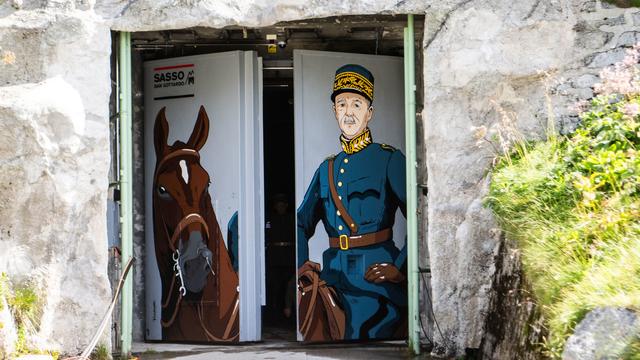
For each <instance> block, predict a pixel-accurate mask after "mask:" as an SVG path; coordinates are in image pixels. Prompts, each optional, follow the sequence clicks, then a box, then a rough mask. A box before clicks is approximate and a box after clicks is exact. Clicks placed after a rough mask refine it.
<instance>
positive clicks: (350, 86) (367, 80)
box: [331, 64, 373, 103]
mask: <svg viewBox="0 0 640 360" xmlns="http://www.w3.org/2000/svg"><path fill="white" fill-rule="evenodd" d="M344 92H352V93H356V94H360V95H362V96H364V97H365V98H367V99H369V102H370V103H373V74H371V72H370V71H369V70H367V69H366V68H365V67H364V66H362V65H356V64H347V65H343V66H341V67H340V68H338V70H336V77H335V79H334V81H333V92H332V93H331V101H335V98H336V95H338V94H342V93H344Z"/></svg>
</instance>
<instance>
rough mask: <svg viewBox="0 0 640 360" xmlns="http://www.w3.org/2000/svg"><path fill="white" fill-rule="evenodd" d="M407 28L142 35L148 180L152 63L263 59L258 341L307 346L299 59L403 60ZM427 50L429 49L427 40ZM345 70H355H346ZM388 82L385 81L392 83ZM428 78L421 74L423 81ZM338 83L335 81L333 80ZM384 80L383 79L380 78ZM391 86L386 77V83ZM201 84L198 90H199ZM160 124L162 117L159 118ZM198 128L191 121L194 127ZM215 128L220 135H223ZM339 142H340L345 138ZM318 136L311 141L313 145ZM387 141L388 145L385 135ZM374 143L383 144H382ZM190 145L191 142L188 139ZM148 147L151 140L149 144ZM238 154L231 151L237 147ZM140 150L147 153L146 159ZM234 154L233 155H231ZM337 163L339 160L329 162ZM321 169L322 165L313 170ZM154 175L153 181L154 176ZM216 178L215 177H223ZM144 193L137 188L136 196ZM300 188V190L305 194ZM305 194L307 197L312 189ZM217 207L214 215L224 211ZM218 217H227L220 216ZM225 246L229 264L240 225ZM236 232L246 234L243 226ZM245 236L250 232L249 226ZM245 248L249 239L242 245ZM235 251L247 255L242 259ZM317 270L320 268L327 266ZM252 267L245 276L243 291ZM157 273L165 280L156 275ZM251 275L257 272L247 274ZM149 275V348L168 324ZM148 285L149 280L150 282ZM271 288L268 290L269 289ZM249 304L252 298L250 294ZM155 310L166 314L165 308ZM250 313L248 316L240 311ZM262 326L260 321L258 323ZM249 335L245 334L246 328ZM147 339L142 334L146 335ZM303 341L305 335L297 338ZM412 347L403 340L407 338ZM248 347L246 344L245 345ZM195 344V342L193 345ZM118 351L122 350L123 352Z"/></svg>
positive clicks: (145, 248) (139, 58)
mask: <svg viewBox="0 0 640 360" xmlns="http://www.w3.org/2000/svg"><path fill="white" fill-rule="evenodd" d="M422 23H423V20H422V19H421V18H419V17H418V18H417V19H416V21H415V24H416V28H415V33H416V34H422V33H423V31H422ZM405 26H406V17H405V16H344V17H331V18H324V19H310V20H304V21H294V22H285V23H278V24H275V25H274V26H270V27H263V28H246V27H237V26H236V27H228V28H224V29H211V28H191V29H181V30H171V31H151V32H138V33H133V34H132V46H133V48H132V50H133V51H132V53H133V72H134V74H133V75H134V77H133V85H134V94H135V96H134V125H133V126H134V157H136V159H135V160H136V161H135V163H134V166H135V169H134V173H135V174H143V173H144V169H145V167H148V166H152V167H153V165H150V164H145V157H146V156H145V151H148V149H147V148H145V146H144V143H145V139H144V138H145V136H150V135H145V134H149V133H150V131H151V130H150V129H149V127H150V126H149V123H147V124H146V125H145V121H144V119H145V116H147V115H148V114H147V115H145V111H149V107H148V106H145V102H144V98H145V96H146V95H147V93H148V92H149V91H150V89H149V88H148V86H147V87H146V86H145V78H144V76H145V75H144V71H143V68H144V67H143V64H144V63H145V62H149V61H157V60H164V59H174V58H183V57H189V56H194V55H204V54H222V53H228V52H233V51H241V52H252V53H253V54H255V57H256V58H257V59H258V62H257V63H258V64H259V65H258V66H257V68H256V71H258V72H260V76H259V77H260V78H261V79H260V84H256V85H257V86H256V91H257V92H256V94H258V93H259V97H260V98H261V99H262V100H261V102H259V103H258V104H257V105H256V107H255V108H256V109H257V110H258V111H260V112H261V113H260V114H259V115H260V117H261V121H262V129H261V131H262V134H261V135H262V138H261V141H262V144H261V145H262V146H261V147H260V149H258V150H259V151H260V152H262V154H261V157H262V164H261V166H262V168H261V170H262V176H263V181H264V183H263V189H262V192H261V194H260V196H259V197H260V199H259V202H260V203H261V206H260V209H261V213H260V216H261V217H262V219H261V224H264V229H263V230H262V231H263V239H264V240H263V241H262V244H261V249H260V252H261V253H263V254H264V255H263V258H262V260H261V261H262V262H261V263H252V264H251V265H250V266H251V269H257V268H263V269H264V270H265V273H261V274H260V276H259V277H260V278H259V279H256V280H255V283H256V284H259V287H262V289H256V291H255V293H253V294H255V295H256V296H257V300H256V302H258V303H259V305H260V307H261V310H260V311H259V312H260V313H261V314H262V315H261V319H262V324H261V325H262V326H260V329H261V330H260V332H259V335H258V338H256V339H254V340H257V339H260V338H261V339H265V340H285V341H294V340H296V338H297V339H300V335H299V333H298V331H297V324H298V323H299V320H300V319H297V317H296V315H297V312H296V304H297V302H296V300H295V298H296V292H297V288H296V283H295V281H294V279H295V278H296V269H297V266H296V264H295V257H296V252H295V238H296V229H295V223H296V221H295V216H294V214H295V212H296V208H297V206H299V205H300V201H301V200H302V199H301V195H300V189H303V188H306V186H307V184H296V179H298V178H299V176H297V175H296V171H297V169H296V156H299V152H300V151H301V148H300V147H299V146H296V136H297V135H296V134H297V133H296V126H297V125H296V121H295V117H296V116H295V113H296V108H295V105H296V101H298V99H297V96H298V95H300V94H299V93H298V89H294V73H295V71H296V69H295V66H294V62H295V61H294V51H300V50H303V51H309V50H311V51H322V52H331V53H341V54H345V55H346V56H347V57H346V59H348V54H354V55H378V56H391V57H399V58H400V59H401V57H402V56H403V28H404V27H405ZM417 40H418V41H417V42H418V43H419V42H421V39H417ZM345 63H348V61H346V60H345ZM383 73H384V71H383V72H381V74H383ZM418 73H419V74H420V75H419V76H420V77H421V72H418ZM331 75H333V74H331ZM377 76H378V75H377ZM379 76H380V77H382V76H383V75H379ZM196 81H197V80H196ZM323 91H324V93H326V96H324V98H323V99H322V101H323V102H326V103H327V106H330V102H329V100H328V94H329V93H330V89H323ZM155 115H156V114H153V116H155ZM397 115H398V116H397V119H396V120H394V121H399V122H401V121H402V114H397ZM193 120H194V119H188V121H189V122H190V124H191V123H192V122H193ZM327 122H328V124H329V125H328V126H335V125H334V124H335V119H333V118H328V119H327ZM214 126H215V125H214ZM337 134H339V133H337ZM308 136H309V134H308V135H307V137H308ZM375 136H378V135H375ZM375 136H374V138H375ZM184 140H186V139H184ZM147 141H148V139H147ZM331 141H332V142H333V145H332V146H333V147H335V148H336V149H335V150H334V153H335V152H338V151H339V144H338V139H337V135H336V137H335V139H332V140H331ZM230 146H231V145H230ZM136 149H137V151H136ZM230 151H231V150H230ZM326 155H329V154H326ZM317 165H318V164H313V165H312V167H315V166H317ZM147 173H148V172H147ZM214 176H215V175H214ZM141 177H142V176H138V175H134V197H135V199H136V201H135V202H134V217H135V218H136V219H143V218H146V220H145V221H146V222H147V224H148V223H149V221H150V220H149V218H150V217H152V210H151V209H150V208H149V207H148V204H147V206H145V196H146V195H145V193H146V192H149V191H150V189H149V188H148V185H145V180H144V179H141ZM136 184H137V186H136ZM298 188H300V189H298ZM303 190H304V189H303ZM215 201H216V199H215V198H214V199H213V203H214V205H213V208H214V209H216V205H215ZM216 211H217V210H216ZM137 223H138V225H140V226H139V227H138V229H139V228H140V227H144V226H143V223H142V220H137ZM220 226H221V228H222V233H223V237H224V238H225V241H226V243H227V248H228V251H229V255H230V257H231V258H232V261H233V256H234V255H235V256H236V258H237V257H238V256H240V255H238V254H237V253H235V254H234V253H233V251H234V250H233V249H232V248H233V244H232V242H233V241H230V240H231V239H233V235H232V233H233V225H232V222H231V221H228V222H227V221H223V222H221V223H220ZM235 226H238V225H237V223H236V225H235ZM241 226H242V225H241ZM148 232H149V227H147V228H146V229H145V230H137V231H136V232H135V233H134V242H135V247H136V250H135V251H136V252H137V255H136V257H137V258H138V259H142V261H141V262H139V263H138V268H142V266H141V264H140V263H145V265H144V271H145V272H149V271H154V269H153V268H152V267H149V266H147V265H148V264H146V263H147V261H146V260H147V257H149V256H150V255H152V254H153V249H152V248H151V247H152V245H151V244H150V243H149V242H148V240H147V244H146V245H145V237H147V238H148V237H149V234H148ZM238 241H239V242H241V241H242V239H239V240H237V241H236V244H235V246H237V243H238ZM235 251H238V250H237V249H236V250H235ZM317 261H320V262H321V260H320V259H318V260H317ZM242 269H243V268H242V266H241V268H240V269H239V270H238V271H239V274H240V282H241V283H242V274H241V273H242V271H243V270H242ZM155 271H157V270H155ZM247 271H249V270H247ZM144 278H147V279H148V274H146V273H145V274H144V277H143V276H138V277H137V278H136V284H135V285H134V288H135V289H136V290H135V294H134V300H135V301H134V338H136V337H137V338H138V339H139V340H142V339H146V340H160V339H158V338H152V337H150V332H149V329H148V326H147V324H145V321H146V322H147V323H148V321H149V319H150V318H151V319H153V320H157V318H154V316H155V314H156V313H157V314H159V312H157V311H158V310H157V309H153V307H154V305H153V302H151V303H150V302H148V301H147V302H146V303H145V291H146V292H147V293H148V284H146V282H145V280H143V279H144ZM147 281H148V280H147ZM260 284H261V285H260ZM240 294H241V295H240V297H242V291H240ZM155 306H158V304H156V305H155ZM240 311H241V312H242V310H240ZM257 323H258V324H260V321H258V322H257ZM240 326H241V327H242V324H241V325H240ZM136 330H137V331H136ZM296 334H298V335H296ZM401 337H402V336H401ZM240 339H241V340H242V336H240ZM185 341H190V340H189V339H185ZM116 343H117V342H116Z"/></svg>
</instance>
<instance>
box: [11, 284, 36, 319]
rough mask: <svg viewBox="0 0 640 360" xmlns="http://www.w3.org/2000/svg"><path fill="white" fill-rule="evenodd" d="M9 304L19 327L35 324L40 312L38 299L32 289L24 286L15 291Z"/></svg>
mask: <svg viewBox="0 0 640 360" xmlns="http://www.w3.org/2000/svg"><path fill="white" fill-rule="evenodd" d="M8 302H9V307H10V308H11V310H12V312H13V316H14V317H15V319H16V322H17V323H18V325H27V324H30V323H33V322H34V320H35V317H36V315H37V312H38V297H37V296H36V292H35V291H34V290H33V289H32V288H30V287H28V286H22V287H19V288H17V289H14V291H13V295H12V296H11V297H10V298H9V299H8Z"/></svg>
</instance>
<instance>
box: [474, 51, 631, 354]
mask: <svg viewBox="0 0 640 360" xmlns="http://www.w3.org/2000/svg"><path fill="white" fill-rule="evenodd" d="M639 60H640V44H638V45H636V46H635V47H634V48H633V49H631V50H630V51H629V52H628V55H627V57H626V58H625V60H624V61H623V62H621V63H619V64H616V65H615V66H613V67H612V68H609V69H605V70H603V72H602V73H601V79H602V83H601V84H599V85H598V86H596V87H595V89H596V91H597V92H598V93H599V95H598V96H597V97H596V98H595V99H593V100H592V101H590V102H586V103H584V102H583V103H582V104H580V105H581V106H582V108H583V109H582V110H583V111H582V113H581V114H580V118H581V123H580V125H579V127H578V128H577V129H576V130H575V132H574V133H572V134H569V135H568V136H567V137H565V138H560V139H556V138H555V136H551V137H550V138H549V139H548V140H547V141H542V142H537V143H532V142H526V141H523V142H516V143H513V144H511V145H512V146H511V147H510V148H509V151H508V152H505V153H504V154H503V155H502V156H501V157H500V158H499V159H498V160H497V162H496V166H495V167H494V170H493V174H492V184H491V188H490V192H489V195H488V196H487V198H486V204H487V205H488V206H489V207H490V208H491V209H492V210H493V211H494V213H495V214H496V217H497V219H498V221H499V222H500V224H501V225H502V227H503V229H504V230H505V232H506V233H507V235H508V236H509V237H511V238H513V239H515V240H517V241H518V242H519V244H520V249H521V251H522V259H523V265H524V268H525V273H526V275H527V276H528V278H529V279H530V280H531V283H532V286H533V291H534V294H535V297H536V299H537V302H538V303H539V305H540V308H541V311H542V314H543V317H544V319H545V324H546V327H547V333H548V337H547V338H546V339H545V344H544V345H545V348H546V351H547V355H548V356H550V357H553V358H559V357H560V356H561V353H562V349H563V346H564V343H565V341H566V339H567V338H568V336H569V335H570V334H571V333H572V332H573V329H574V327H575V326H576V324H577V323H578V322H579V321H580V320H581V319H582V318H583V317H584V316H585V315H586V313H587V312H589V311H590V310H591V309H593V308H595V307H600V306H621V307H626V308H631V309H635V310H640V158H639V157H638V149H639V146H640V74H639V70H638V67H637V64H638V61H639ZM634 346H635V348H634V347H630V348H629V349H628V350H627V354H625V356H626V357H627V358H634V356H637V354H635V350H634V349H636V350H637V349H639V347H638V346H637V344H635V345H634ZM634 354H635V355H634ZM635 358H637V357H635Z"/></svg>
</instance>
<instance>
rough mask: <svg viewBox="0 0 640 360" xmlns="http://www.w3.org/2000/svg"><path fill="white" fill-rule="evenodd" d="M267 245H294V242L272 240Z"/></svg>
mask: <svg viewBox="0 0 640 360" xmlns="http://www.w3.org/2000/svg"><path fill="white" fill-rule="evenodd" d="M267 246H293V243H292V242H270V243H267Z"/></svg>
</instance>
